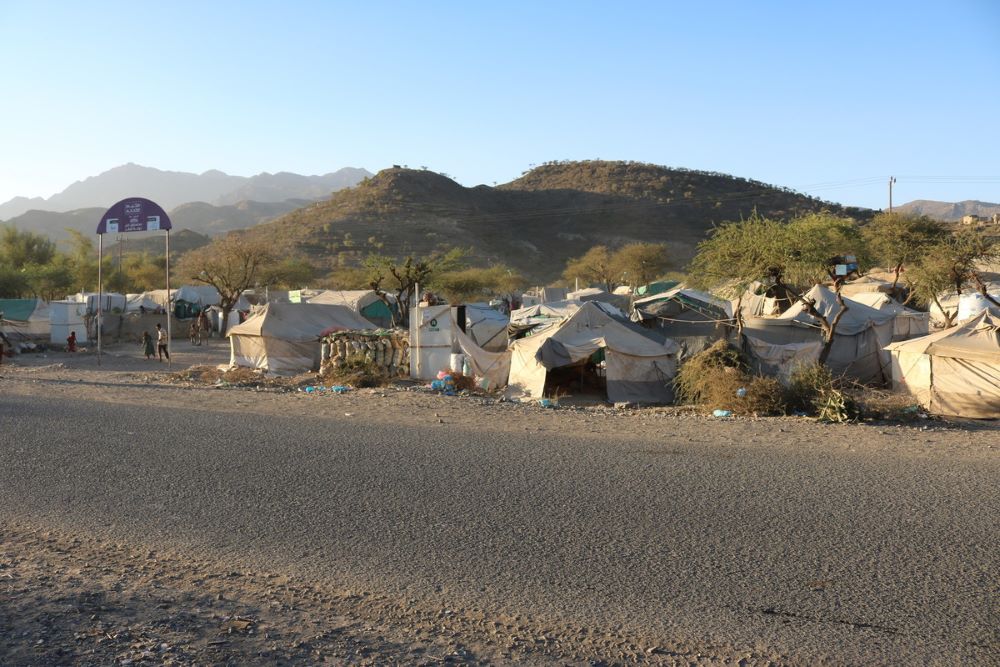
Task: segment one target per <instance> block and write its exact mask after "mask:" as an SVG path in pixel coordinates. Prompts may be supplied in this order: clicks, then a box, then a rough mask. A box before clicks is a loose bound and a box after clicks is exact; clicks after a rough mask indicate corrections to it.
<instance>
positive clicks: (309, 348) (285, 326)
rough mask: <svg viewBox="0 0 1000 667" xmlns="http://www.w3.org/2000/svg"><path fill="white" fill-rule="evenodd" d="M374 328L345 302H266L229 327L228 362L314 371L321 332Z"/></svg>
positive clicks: (280, 371) (292, 371)
mask: <svg viewBox="0 0 1000 667" xmlns="http://www.w3.org/2000/svg"><path fill="white" fill-rule="evenodd" d="M375 328H376V327H375V325H374V324H372V323H371V322H369V321H368V320H366V319H364V318H363V317H361V316H360V315H358V314H357V313H355V312H354V311H353V310H351V309H350V308H347V307H345V306H337V305H328V304H309V303H295V304H293V303H269V304H267V305H265V306H261V307H259V310H257V311H256V312H254V313H253V314H252V315H251V316H250V317H249V318H247V320H246V321H245V322H243V323H242V324H239V325H237V326H235V327H233V328H232V329H230V330H229V332H228V333H227V335H228V336H229V343H230V352H231V356H230V362H229V363H230V365H231V366H245V367H249V368H257V369H260V370H263V371H266V372H269V373H274V374H277V375H294V374H296V373H304V372H306V371H310V370H313V371H315V370H318V369H319V365H320V361H321V355H322V345H321V343H320V339H321V338H322V337H323V336H325V335H327V334H329V333H332V332H334V331H355V330H373V329H375Z"/></svg>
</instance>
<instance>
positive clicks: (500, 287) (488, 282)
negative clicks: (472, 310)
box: [431, 264, 527, 303]
mask: <svg viewBox="0 0 1000 667" xmlns="http://www.w3.org/2000/svg"><path fill="white" fill-rule="evenodd" d="M526 284H527V281H526V280H525V279H524V277H523V276H522V275H521V274H519V273H517V272H516V271H514V270H513V269H510V268H508V267H506V266H503V265H500V264H495V265H493V266H490V267H488V268H481V267H469V268H466V269H459V270H457V271H448V272H444V273H439V274H438V275H436V276H435V277H434V278H433V279H432V281H431V289H433V290H435V291H437V292H441V293H442V294H443V295H445V297H447V298H448V300H449V301H450V302H451V303H462V302H463V301H468V300H470V299H476V298H483V297H488V296H492V295H495V294H504V295H510V294H513V293H514V292H516V291H517V290H518V289H520V288H522V287H524V285H526Z"/></svg>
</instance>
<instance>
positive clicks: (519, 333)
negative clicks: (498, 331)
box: [508, 299, 627, 339]
mask: <svg viewBox="0 0 1000 667" xmlns="http://www.w3.org/2000/svg"><path fill="white" fill-rule="evenodd" d="M583 303H584V302H583V301H577V300H575V299H566V300H563V301H553V302H551V303H545V304H538V305H535V306H528V307H526V308H518V309H517V310H515V311H512V312H511V314H510V326H509V328H508V332H509V336H510V338H512V339H513V338H523V337H524V336H527V335H530V334H531V333H532V332H534V331H538V330H540V329H544V328H545V327H547V326H549V325H550V324H554V323H557V322H561V321H562V320H565V319H568V318H570V317H572V316H573V313H575V312H576V311H578V310H580V306H582V305H583ZM591 303H593V304H594V305H596V306H597V307H598V308H600V309H601V310H603V311H604V312H605V313H607V314H608V315H611V316H612V317H616V318H618V319H620V320H624V319H627V316H626V315H625V313H624V312H623V311H622V310H621V309H619V308H618V307H616V306H612V305H611V304H610V303H604V302H601V301H592V302H591Z"/></svg>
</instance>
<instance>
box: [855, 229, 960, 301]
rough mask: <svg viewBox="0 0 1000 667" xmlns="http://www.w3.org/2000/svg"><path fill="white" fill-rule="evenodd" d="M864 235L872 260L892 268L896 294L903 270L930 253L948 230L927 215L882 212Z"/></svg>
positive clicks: (893, 286) (893, 290)
mask: <svg viewBox="0 0 1000 667" xmlns="http://www.w3.org/2000/svg"><path fill="white" fill-rule="evenodd" d="M862 235H863V236H864V239H865V244H866V246H867V247H868V250H869V252H870V253H871V256H872V260H873V261H875V262H877V263H879V264H882V265H884V266H887V267H890V268H891V269H892V272H893V280H892V292H893V294H895V293H896V287H897V285H898V284H899V278H900V274H901V273H902V272H903V271H904V270H905V269H906V268H907V267H910V266H912V265H913V264H914V263H916V262H917V261H919V260H920V259H922V258H923V257H924V256H926V255H927V253H928V250H929V249H930V248H932V247H933V246H934V245H935V244H937V243H940V242H941V240H942V239H944V238H945V237H946V236H947V235H948V232H947V230H946V229H945V228H944V226H943V225H942V224H941V223H939V222H936V221H934V220H931V219H930V218H928V217H926V216H913V215H906V214H903V213H879V214H878V215H876V216H875V217H874V218H872V221H871V222H870V223H868V224H867V225H866V226H865V227H864V229H863V231H862Z"/></svg>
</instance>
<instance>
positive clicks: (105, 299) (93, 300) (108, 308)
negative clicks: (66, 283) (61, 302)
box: [66, 292, 126, 313]
mask: <svg viewBox="0 0 1000 667" xmlns="http://www.w3.org/2000/svg"><path fill="white" fill-rule="evenodd" d="M66 300H67V301H76V302H77V303H85V304H87V312H88V313H96V312H97V310H98V309H97V306H98V301H100V302H101V303H102V304H103V306H102V308H101V310H103V311H104V312H105V313H113V312H115V310H117V311H118V312H120V313H124V312H125V303H126V299H125V295H124V294H118V293H116V292H105V293H104V294H103V295H101V294H98V293H97V292H77V293H76V294H71V295H69V296H68V297H66Z"/></svg>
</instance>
